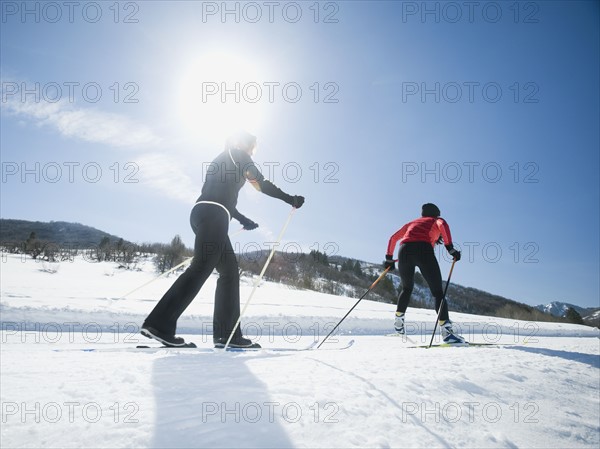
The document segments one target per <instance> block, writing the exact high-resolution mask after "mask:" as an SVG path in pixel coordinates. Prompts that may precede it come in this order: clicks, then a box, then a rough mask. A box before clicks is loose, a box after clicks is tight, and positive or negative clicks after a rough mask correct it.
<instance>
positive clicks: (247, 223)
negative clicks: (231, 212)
mask: <svg viewBox="0 0 600 449" xmlns="http://www.w3.org/2000/svg"><path fill="white" fill-rule="evenodd" d="M240 223H241V224H242V226H243V227H244V230H246V231H252V230H253V229H256V228H258V224H257V223H255V222H253V221H252V220H250V219H249V218H246V217H243V218H242V219H240Z"/></svg>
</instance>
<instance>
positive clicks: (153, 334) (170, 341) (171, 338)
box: [140, 324, 187, 347]
mask: <svg viewBox="0 0 600 449" xmlns="http://www.w3.org/2000/svg"><path fill="white" fill-rule="evenodd" d="M140 333H141V334H142V335H143V336H144V337H147V338H153V339H154V340H158V341H160V342H161V343H162V344H164V345H165V346H172V347H184V346H187V344H186V342H185V340H184V339H183V338H181V337H176V336H175V335H168V334H165V333H164V332H161V331H159V330H158V329H156V328H154V327H152V326H148V325H146V324H144V325H142V330H141V331H140Z"/></svg>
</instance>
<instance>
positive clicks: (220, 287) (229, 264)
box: [144, 203, 241, 338]
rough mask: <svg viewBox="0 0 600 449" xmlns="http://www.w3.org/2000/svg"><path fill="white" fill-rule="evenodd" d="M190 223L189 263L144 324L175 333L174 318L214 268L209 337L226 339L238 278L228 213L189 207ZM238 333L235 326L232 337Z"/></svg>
mask: <svg viewBox="0 0 600 449" xmlns="http://www.w3.org/2000/svg"><path fill="white" fill-rule="evenodd" d="M190 224H191V225H192V229H193V231H194V234H196V240H195V242H194V258H193V259H192V263H191V265H190V266H189V268H188V269H187V270H185V272H183V273H182V274H181V276H179V277H178V278H177V280H176V281H175V282H174V283H173V285H172V286H171V288H170V289H169V290H168V291H167V292H166V293H165V294H164V296H163V297H162V299H161V300H160V301H159V302H158V304H157V305H156V307H154V310H152V312H151V313H150V315H148V318H146V321H145V322H144V324H145V325H147V326H151V327H154V328H155V329H157V330H159V331H161V332H164V333H166V334H169V335H175V330H176V328H177V320H178V318H179V317H180V316H181V314H182V313H183V312H184V311H185V309H186V308H187V307H188V306H189V305H190V303H191V302H192V301H193V299H194V298H195V297H196V295H197V294H198V292H199V291H200V289H201V288H202V286H203V285H204V283H205V282H206V280H207V279H208V277H209V276H210V274H211V273H212V271H213V269H215V268H216V269H217V272H218V273H219V279H218V281H217V289H216V291H215V308H214V314H213V337H214V338H227V337H229V334H230V333H231V330H232V329H233V326H234V325H235V323H236V321H237V319H238V318H239V316H240V277H239V269H238V263H237V259H236V257H235V253H234V251H233V246H232V245H231V241H230V240H229V236H228V235H227V233H228V230H229V216H228V214H227V212H226V211H225V210H224V209H223V208H222V207H220V206H218V205H214V204H205V203H201V204H197V205H196V206H194V208H193V209H192V212H191V214H190ZM239 336H241V330H240V328H239V326H238V329H237V330H236V334H235V335H234V338H235V337H239Z"/></svg>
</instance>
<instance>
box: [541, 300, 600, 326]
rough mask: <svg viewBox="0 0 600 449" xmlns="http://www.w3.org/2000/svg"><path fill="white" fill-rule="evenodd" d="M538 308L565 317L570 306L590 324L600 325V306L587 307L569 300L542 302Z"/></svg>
mask: <svg viewBox="0 0 600 449" xmlns="http://www.w3.org/2000/svg"><path fill="white" fill-rule="evenodd" d="M535 308H536V309H538V310H540V311H542V312H544V313H548V314H550V315H552V316H556V317H561V318H564V317H565V316H566V315H567V310H569V309H570V308H572V309H574V310H576V311H577V313H578V314H579V315H581V317H582V318H583V322H584V323H585V324H587V325H588V326H594V327H600V308H585V307H579V306H576V305H575V304H569V303H567V302H560V301H553V302H551V303H549V304H540V305H539V306H535Z"/></svg>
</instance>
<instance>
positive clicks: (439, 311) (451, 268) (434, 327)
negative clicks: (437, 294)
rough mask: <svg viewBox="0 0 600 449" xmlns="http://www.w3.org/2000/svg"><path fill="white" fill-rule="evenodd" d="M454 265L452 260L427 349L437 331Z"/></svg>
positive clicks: (454, 261)
mask: <svg viewBox="0 0 600 449" xmlns="http://www.w3.org/2000/svg"><path fill="white" fill-rule="evenodd" d="M455 263H456V259H454V260H452V265H451V266H450V274H448V281H447V282H446V288H445V289H444V296H442V300H441V301H440V308H439V310H438V314H437V318H436V320H435V325H434V326H433V333H432V334H431V341H430V342H429V346H427V348H431V345H432V344H433V337H435V331H436V329H437V325H438V321H439V320H440V314H441V313H442V307H443V306H444V301H446V293H447V292H448V287H449V286H450V278H451V277H452V270H454V264H455Z"/></svg>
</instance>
